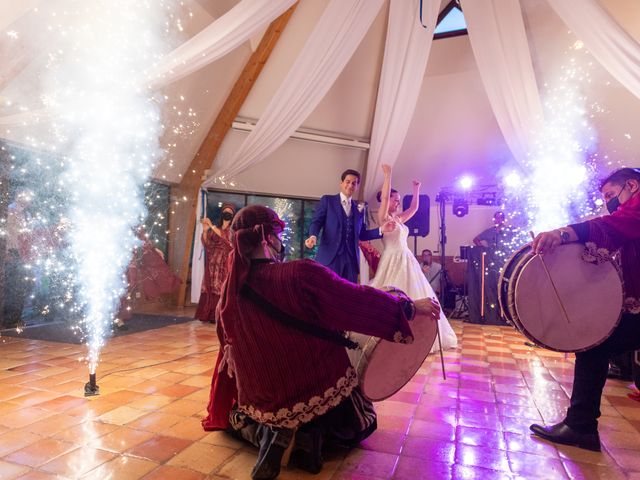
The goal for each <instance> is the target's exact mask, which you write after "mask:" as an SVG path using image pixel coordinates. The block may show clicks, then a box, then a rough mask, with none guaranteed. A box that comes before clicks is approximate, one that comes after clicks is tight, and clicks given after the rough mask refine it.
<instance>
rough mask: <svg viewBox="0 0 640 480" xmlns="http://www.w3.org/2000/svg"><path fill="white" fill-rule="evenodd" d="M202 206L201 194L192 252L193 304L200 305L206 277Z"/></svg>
mask: <svg viewBox="0 0 640 480" xmlns="http://www.w3.org/2000/svg"><path fill="white" fill-rule="evenodd" d="M202 204H203V202H202V194H200V195H198V207H197V208H196V229H195V233H194V235H193V240H194V241H193V250H192V252H191V303H198V300H200V289H201V288H202V277H203V276H204V245H202V241H201V240H200V237H202V224H201V223H200V217H201V216H202V215H201V212H202Z"/></svg>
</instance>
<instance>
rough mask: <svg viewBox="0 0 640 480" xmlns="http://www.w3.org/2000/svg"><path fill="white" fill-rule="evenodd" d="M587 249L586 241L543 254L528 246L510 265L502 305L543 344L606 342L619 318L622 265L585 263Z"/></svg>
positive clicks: (565, 346)
mask: <svg viewBox="0 0 640 480" xmlns="http://www.w3.org/2000/svg"><path fill="white" fill-rule="evenodd" d="M583 252H584V245H581V244H576V243H574V244H567V245H561V246H560V247H558V248H557V249H556V250H555V251H554V252H552V253H550V254H545V255H544V256H543V257H541V256H538V255H534V254H533V253H532V251H531V246H530V245H527V246H525V247H523V248H521V249H520V250H518V251H516V252H515V253H514V254H513V255H512V257H511V258H510V259H509V260H508V261H507V263H506V264H505V267H504V269H503V273H502V275H501V276H500V280H499V292H500V295H499V301H500V305H501V307H502V308H503V310H504V312H505V316H506V317H507V318H508V319H509V320H511V321H512V323H513V324H514V326H515V327H516V328H517V329H518V330H519V331H520V332H521V333H522V334H523V335H525V336H526V337H527V338H528V339H530V340H531V341H532V342H534V343H535V344H536V345H538V346H540V347H543V348H547V349H549V350H554V351H558V352H580V351H584V350H588V349H590V348H593V347H595V346H597V345H599V344H600V343H602V342H603V341H605V340H606V339H607V338H608V337H609V336H610V335H611V333H612V332H613V330H614V329H615V327H616V326H617V324H618V322H619V321H620V315H621V312H622V305H623V288H622V280H621V276H620V272H619V269H618V267H617V265H616V264H615V263H614V262H613V261H606V262H602V263H599V264H593V263H589V262H586V261H585V260H583V259H582V255H583ZM542 261H544V264H543V263H542ZM545 267H546V269H545ZM547 272H548V273H547Z"/></svg>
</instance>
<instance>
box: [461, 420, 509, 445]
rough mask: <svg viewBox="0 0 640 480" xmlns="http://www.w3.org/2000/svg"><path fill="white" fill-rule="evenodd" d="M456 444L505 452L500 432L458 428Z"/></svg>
mask: <svg viewBox="0 0 640 480" xmlns="http://www.w3.org/2000/svg"><path fill="white" fill-rule="evenodd" d="M456 443H463V444H465V445H472V446H476V447H480V446H483V445H486V446H489V447H491V448H494V449H497V450H506V449H507V444H506V442H505V435H504V433H503V432H502V431H501V430H490V429H485V428H474V427H465V426H462V425H460V426H458V428H457V429H456Z"/></svg>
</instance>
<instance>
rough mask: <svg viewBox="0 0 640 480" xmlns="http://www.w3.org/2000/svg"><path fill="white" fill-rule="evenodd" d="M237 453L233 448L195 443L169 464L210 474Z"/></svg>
mask: <svg viewBox="0 0 640 480" xmlns="http://www.w3.org/2000/svg"><path fill="white" fill-rule="evenodd" d="M235 453H236V450H233V449H231V448H226V447H218V446H215V445H209V444H206V443H193V444H191V445H189V446H188V447H187V448H185V449H184V450H182V451H181V452H180V453H178V454H177V455H176V456H175V457H173V458H172V459H171V460H169V461H168V462H167V464H169V465H173V466H175V467H182V468H190V469H191V470H196V471H197V472H201V473H207V474H208V473H212V472H213V471H214V470H216V469H218V468H219V467H220V466H221V465H222V464H223V463H224V462H225V461H226V460H228V459H229V458H231V456H232V455H234V454H235Z"/></svg>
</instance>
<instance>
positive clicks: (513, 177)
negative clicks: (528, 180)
mask: <svg viewBox="0 0 640 480" xmlns="http://www.w3.org/2000/svg"><path fill="white" fill-rule="evenodd" d="M504 184H505V185H506V186H507V187H509V188H515V187H519V186H520V185H521V184H522V180H521V179H520V175H518V174H517V173H516V172H511V173H509V174H508V175H506V176H505V177H504Z"/></svg>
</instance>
